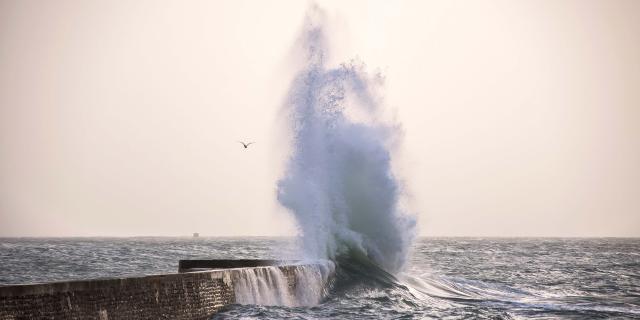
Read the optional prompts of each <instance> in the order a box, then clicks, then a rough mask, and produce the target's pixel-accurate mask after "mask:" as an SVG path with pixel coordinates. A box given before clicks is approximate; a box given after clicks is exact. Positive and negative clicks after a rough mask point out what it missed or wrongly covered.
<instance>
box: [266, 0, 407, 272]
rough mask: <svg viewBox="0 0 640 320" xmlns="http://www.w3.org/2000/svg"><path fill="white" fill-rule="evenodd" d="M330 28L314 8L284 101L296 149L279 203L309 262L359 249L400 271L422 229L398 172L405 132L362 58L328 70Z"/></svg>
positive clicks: (280, 189)
mask: <svg viewBox="0 0 640 320" xmlns="http://www.w3.org/2000/svg"><path fill="white" fill-rule="evenodd" d="M323 25H324V16H323V13H322V11H321V10H319V9H318V8H313V9H312V10H311V12H310V14H309V15H308V18H307V21H306V23H305V29H304V32H303V34H302V36H301V38H300V41H299V43H300V47H301V49H302V53H301V54H300V55H299V56H302V57H304V63H303V66H302V68H301V70H300V71H299V73H298V74H297V76H296V77H295V79H294V81H293V83H292V84H291V87H290V90H289V94H288V98H287V100H286V103H285V111H286V115H287V117H288V118H287V120H288V123H289V125H290V130H291V134H292V152H291V156H290V158H289V159H288V163H287V166H286V171H285V174H284V176H283V177H282V178H281V180H280V181H279V182H278V200H279V202H280V203H281V204H282V205H283V206H285V207H286V208H288V209H289V210H290V211H291V212H292V213H293V214H294V216H295V218H296V220H297V223H298V226H299V228H300V231H301V235H302V246H303V248H304V254H305V255H306V257H307V258H320V259H331V260H336V258H337V257H338V256H340V255H344V254H351V253H353V252H354V251H359V252H361V253H364V254H365V255H366V256H367V257H368V258H369V259H371V260H372V261H374V262H375V263H376V264H377V265H379V266H381V267H382V268H384V269H385V270H387V271H389V272H397V271H398V270H400V269H401V267H402V266H403V264H404V262H405V260H406V256H407V252H408V248H409V246H410V244H411V241H412V240H413V235H414V227H415V220H414V218H413V217H412V216H410V215H407V214H406V213H404V212H402V210H401V209H400V208H399V205H398V201H399V198H400V196H401V193H400V188H399V184H398V182H397V180H396V178H395V177H394V174H393V172H392V169H391V156H392V154H391V152H390V150H392V148H393V147H394V146H395V144H396V143H397V141H398V136H399V127H398V126H397V125H396V124H395V123H387V122H384V121H382V120H380V119H381V117H380V114H381V112H382V102H381V96H380V94H379V92H380V88H381V86H382V82H383V78H382V77H381V76H380V75H369V74H368V73H367V72H366V70H365V66H364V64H362V63H360V62H357V61H352V62H350V63H345V64H342V65H340V66H338V67H335V68H329V67H327V66H326V60H327V41H326V38H325V32H324V28H323Z"/></svg>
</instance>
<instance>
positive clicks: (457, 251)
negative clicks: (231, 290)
mask: <svg viewBox="0 0 640 320" xmlns="http://www.w3.org/2000/svg"><path fill="white" fill-rule="evenodd" d="M292 247H293V244H292V242H291V241H290V240H287V239H282V238H242V239H241V238H199V239H190V238H102V239H88V238H72V239H60V238H58V239H24V238H23V239H16V238H12V239H6V238H5V239H0V284H17V283H35V282H45V281H54V280H68V279H87V278H101V277H114V276H131V275H143V274H155V273H165V272H176V270H177V261H178V260H179V259H187V258H192V259H194V258H236V259H237V258H280V257H282V254H283V252H285V253H286V252H291V250H292V249H291V248H292ZM274 248H275V249H274ZM283 248H284V249H283ZM343 265H345V266H346V264H343ZM357 268H358V266H357V265H356V270H355V271H354V269H353V268H352V269H351V270H345V268H343V270H342V271H340V269H339V272H341V274H339V275H338V279H337V281H336V283H335V284H334V287H333V288H332V291H331V294H330V295H329V296H328V297H327V298H326V299H325V300H324V301H323V302H322V303H321V304H319V305H317V306H314V307H282V306H251V305H234V306H230V307H228V308H226V309H225V310H224V311H223V312H222V313H220V314H218V315H217V316H216V318H221V319H225V318H236V317H243V318H295V319H301V318H303V319H304V318H308V319H314V318H340V319H347V318H351V319H371V318H386V319H414V318H415V319H418V318H434V319H440V318H451V319H462V318H469V319H475V318H488V319H530V318H537V319H567V318H573V319H597V318H600V319H605V318H620V319H624V318H637V319H640V239H466V238H423V239H419V240H418V241H417V242H416V244H415V246H414V248H413V255H412V258H411V261H410V263H409V265H408V267H407V269H406V271H405V272H403V273H401V274H400V275H398V279H397V281H396V282H395V283H388V282H385V281H380V279H379V277H378V275H376V274H374V272H370V271H367V270H357Z"/></svg>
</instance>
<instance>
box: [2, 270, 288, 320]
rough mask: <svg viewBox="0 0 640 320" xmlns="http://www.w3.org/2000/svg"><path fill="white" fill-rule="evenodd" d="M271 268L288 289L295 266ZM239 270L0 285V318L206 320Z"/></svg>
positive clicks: (229, 298)
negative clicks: (281, 277) (283, 278)
mask: <svg viewBox="0 0 640 320" xmlns="http://www.w3.org/2000/svg"><path fill="white" fill-rule="evenodd" d="M258 268H267V267H258ZM270 268H273V267H270ZM275 268H278V269H280V271H282V274H283V275H284V277H285V278H286V281H287V282H288V285H289V288H290V289H291V290H294V289H295V287H296V276H295V270H296V266H277V267H275ZM242 270H246V268H233V269H220V270H207V271H199V272H187V273H176V274H165V275H152V276H144V277H136V278H121V279H100V280H86V281H69V282H54V283H44V284H32V285H11V286H0V320H18V319H96V320H113V319H208V318H209V317H211V315H212V314H214V313H215V312H217V311H218V310H219V309H220V308H222V307H223V306H225V305H228V304H231V303H234V302H235V294H234V288H233V281H234V280H233V279H237V277H238V275H239V274H240V273H241V271H242Z"/></svg>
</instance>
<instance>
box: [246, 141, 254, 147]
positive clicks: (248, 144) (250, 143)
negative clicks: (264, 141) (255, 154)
mask: <svg viewBox="0 0 640 320" xmlns="http://www.w3.org/2000/svg"><path fill="white" fill-rule="evenodd" d="M254 143H255V142H249V143H247V147H248V146H250V145H252V144H254Z"/></svg>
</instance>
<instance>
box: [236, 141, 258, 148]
mask: <svg viewBox="0 0 640 320" xmlns="http://www.w3.org/2000/svg"><path fill="white" fill-rule="evenodd" d="M238 142H240V143H242V146H243V147H244V148H245V149H246V148H247V147H249V146H250V145H251V144H253V143H255V142H249V143H244V142H242V141H238Z"/></svg>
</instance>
